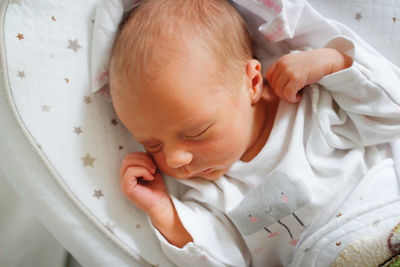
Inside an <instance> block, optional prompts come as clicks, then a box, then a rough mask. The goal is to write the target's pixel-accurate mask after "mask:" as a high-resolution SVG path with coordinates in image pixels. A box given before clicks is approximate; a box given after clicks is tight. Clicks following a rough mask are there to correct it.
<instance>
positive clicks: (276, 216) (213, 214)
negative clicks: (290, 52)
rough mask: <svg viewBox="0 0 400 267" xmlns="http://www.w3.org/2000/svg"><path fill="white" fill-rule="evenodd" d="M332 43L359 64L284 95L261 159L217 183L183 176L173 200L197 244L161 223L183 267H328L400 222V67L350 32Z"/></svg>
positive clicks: (165, 246) (170, 251)
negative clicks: (397, 149) (396, 152)
mask: <svg viewBox="0 0 400 267" xmlns="http://www.w3.org/2000/svg"><path fill="white" fill-rule="evenodd" d="M325 47H332V48H336V49H338V50H340V51H342V52H345V53H347V54H348V55H350V56H352V58H353V60H354V62H353V65H352V66H351V67H350V68H348V69H345V70H342V71H339V72H337V73H334V74H331V75H328V76H326V77H324V78H323V79H322V80H321V81H319V82H318V84H315V85H311V86H308V87H306V88H304V90H303V91H304V92H303V99H302V101H301V102H300V103H299V104H290V103H288V102H285V101H283V100H281V101H280V103H279V107H278V111H277V114H276V118H275V122H274V125H273V128H272V132H271V134H270V137H269V139H268V141H267V143H266V144H265V146H264V148H263V149H262V151H261V152H260V153H259V154H258V155H257V156H256V157H255V158H254V159H253V160H251V161H250V162H248V163H245V162H241V161H239V162H236V163H235V164H234V165H233V166H232V167H231V169H230V170H229V171H228V173H227V174H226V175H225V176H223V177H221V178H220V179H218V180H217V181H215V182H207V181H202V180H201V179H195V180H188V181H182V183H184V184H186V185H187V186H188V190H187V191H186V192H184V193H183V194H182V195H181V196H179V199H178V198H177V197H173V202H174V204H175V206H176V209H177V212H178V214H179V217H180V219H181V221H182V223H183V225H184V226H185V228H186V229H187V230H188V232H189V233H190V234H191V236H192V237H193V240H194V242H193V243H188V244H187V245H186V246H185V247H183V248H182V249H180V248H177V247H175V246H173V245H171V244H169V243H168V241H166V240H165V239H164V237H163V236H162V235H161V234H160V233H159V232H158V231H157V229H155V228H154V227H153V229H154V231H155V232H156V235H157V237H158V238H159V240H160V242H161V247H162V250H163V251H164V253H165V254H166V255H167V256H168V257H169V258H170V259H171V260H172V261H173V262H175V263H176V264H177V265H178V266H248V265H250V262H251V265H252V266H260V267H265V266H275V263H281V264H283V265H284V266H287V265H289V264H290V263H291V264H292V265H293V266H328V265H329V264H331V263H332V262H333V261H334V260H335V258H336V257H337V255H338V253H340V251H341V250H343V248H344V247H345V245H346V244H347V243H349V242H350V241H352V240H353V239H355V238H359V237H361V236H362V235H365V234H366V233H368V231H369V230H370V229H372V228H373V229H375V230H374V231H381V230H382V231H383V230H387V229H388V228H390V227H393V226H394V222H395V221H396V220H397V221H400V198H399V192H400V190H399V179H398V177H397V175H396V172H395V169H394V165H393V160H392V158H391V157H392V156H391V151H390V147H389V146H388V145H386V144H384V143H385V142H389V141H392V140H395V139H398V138H400V70H399V69H398V68H397V67H395V66H394V65H392V64H391V63H389V62H388V61H387V60H385V59H384V58H382V57H379V56H375V55H373V54H371V53H369V51H367V50H365V49H364V48H363V47H361V46H358V44H356V43H355V42H353V41H351V40H349V39H347V38H344V37H336V38H334V39H332V40H331V41H330V42H329V43H328V44H327V45H326V46H325ZM393 215H394V216H393ZM362 216H364V217H362ZM389 217H390V220H389V219H388V220H386V219H387V218H389ZM344 218H346V219H344ZM378 219H379V221H377V220H378ZM371 227H372V228H371ZM334 231H336V234H335V233H334ZM348 232H350V233H348ZM329 235H331V236H330V237H329V240H330V241H329V242H327V243H326V244H325V243H324V244H321V245H319V244H318V242H319V241H321V240H323V239H324V238H325V237H326V236H329ZM321 242H322V241H321ZM338 244H340V245H338ZM321 246H322V247H321ZM300 248H301V249H300ZM293 257H294V258H295V260H293ZM292 260H293V261H292Z"/></svg>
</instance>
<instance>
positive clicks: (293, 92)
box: [282, 80, 301, 103]
mask: <svg viewBox="0 0 400 267" xmlns="http://www.w3.org/2000/svg"><path fill="white" fill-rule="evenodd" d="M300 90H301V88H299V85H298V82H297V81H295V80H290V81H289V82H288V83H287V84H286V86H285V88H284V89H283V92H282V95H283V97H284V98H285V99H286V101H288V102H290V103H297V102H299V101H300V100H301V95H300V94H298V93H297V92H299V91H300Z"/></svg>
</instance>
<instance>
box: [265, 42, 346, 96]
mask: <svg viewBox="0 0 400 267" xmlns="http://www.w3.org/2000/svg"><path fill="white" fill-rule="evenodd" d="M352 63H353V60H352V58H351V57H349V56H347V55H346V54H344V53H342V52H340V51H338V50H336V49H334V48H320V49H315V50H309V51H301V52H295V53H291V54H287V55H284V56H282V57H281V58H280V59H279V60H278V61H276V62H275V63H274V64H272V66H271V67H270V68H269V69H268V70H267V72H266V78H267V80H268V82H269V84H270V85H271V87H272V89H274V91H275V94H276V95H277V96H279V97H280V98H283V99H285V100H287V101H288V102H290V103H296V102H299V101H300V99H301V95H299V94H298V92H299V91H300V90H301V89H302V88H303V87H304V86H306V85H309V84H313V83H316V82H318V81H319V80H321V79H322V78H323V77H324V76H326V75H329V74H332V73H335V72H337V71H340V70H343V69H346V68H348V67H350V66H351V65H352Z"/></svg>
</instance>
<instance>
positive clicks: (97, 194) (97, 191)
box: [93, 189, 104, 199]
mask: <svg viewBox="0 0 400 267" xmlns="http://www.w3.org/2000/svg"><path fill="white" fill-rule="evenodd" d="M93 196H94V197H96V198H97V199H100V198H101V197H104V195H103V193H102V192H101V189H100V190H94V194H93Z"/></svg>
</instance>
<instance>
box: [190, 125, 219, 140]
mask: <svg viewBox="0 0 400 267" xmlns="http://www.w3.org/2000/svg"><path fill="white" fill-rule="evenodd" d="M211 126H213V124H211V125H210V126H208V127H207V128H206V129H204V130H203V131H201V132H200V133H198V134H196V135H185V137H186V138H194V137H199V136H201V135H202V134H204V133H205V132H207V131H208V129H210V127H211Z"/></svg>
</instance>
